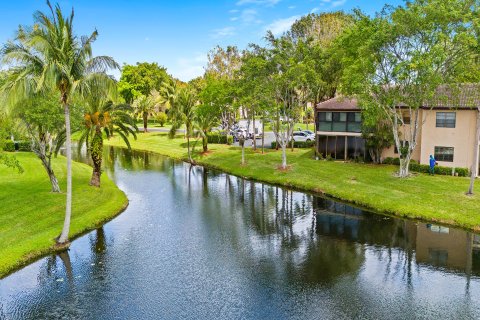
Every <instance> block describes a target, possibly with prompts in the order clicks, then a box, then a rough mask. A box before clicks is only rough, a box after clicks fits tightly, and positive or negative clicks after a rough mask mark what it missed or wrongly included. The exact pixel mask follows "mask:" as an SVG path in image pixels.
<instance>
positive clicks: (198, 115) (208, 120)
mask: <svg viewBox="0 0 480 320" xmlns="http://www.w3.org/2000/svg"><path fill="white" fill-rule="evenodd" d="M217 124H218V116H217V113H216V112H215V110H213V108H211V107H210V106H208V105H201V106H198V107H197V109H196V112H195V125H194V126H195V129H197V130H198V132H199V133H200V135H201V136H202V145H203V152H207V151H208V136H207V134H208V133H209V132H210V131H211V130H212V128H213V127H214V126H216V125H217Z"/></svg>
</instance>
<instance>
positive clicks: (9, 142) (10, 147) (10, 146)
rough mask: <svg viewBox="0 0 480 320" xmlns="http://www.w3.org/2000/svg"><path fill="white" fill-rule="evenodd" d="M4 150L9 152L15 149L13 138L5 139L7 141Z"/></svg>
mask: <svg viewBox="0 0 480 320" xmlns="http://www.w3.org/2000/svg"><path fill="white" fill-rule="evenodd" d="M3 150H4V151H8V152H13V151H15V143H13V141H12V140H5V143H4V144H3Z"/></svg>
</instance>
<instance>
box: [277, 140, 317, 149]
mask: <svg viewBox="0 0 480 320" xmlns="http://www.w3.org/2000/svg"><path fill="white" fill-rule="evenodd" d="M314 145H315V141H295V142H294V143H293V147H294V148H311V147H313V146H314ZM291 146H292V143H291V142H289V143H288V147H289V148H290V147H291ZM276 148H277V142H276V141H273V142H272V149H276Z"/></svg>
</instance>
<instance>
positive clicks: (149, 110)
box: [133, 95, 156, 132]
mask: <svg viewBox="0 0 480 320" xmlns="http://www.w3.org/2000/svg"><path fill="white" fill-rule="evenodd" d="M133 109H134V111H135V117H136V118H140V117H141V118H142V119H143V132H148V117H150V116H153V115H154V114H155V110H156V101H155V98H154V97H153V96H152V95H149V96H139V97H138V98H137V99H135V101H134V102H133Z"/></svg>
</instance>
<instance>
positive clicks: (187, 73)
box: [173, 53, 208, 81]
mask: <svg viewBox="0 0 480 320" xmlns="http://www.w3.org/2000/svg"><path fill="white" fill-rule="evenodd" d="M207 62H208V59H207V55H206V54H203V53H197V54H196V56H194V57H191V58H185V57H183V58H179V59H178V60H177V63H176V66H175V68H174V69H176V70H175V72H173V74H174V75H175V76H176V77H178V78H179V79H180V80H182V81H189V80H191V79H193V78H196V77H198V76H201V75H203V73H204V71H205V69H204V67H205V65H206V64H207Z"/></svg>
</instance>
